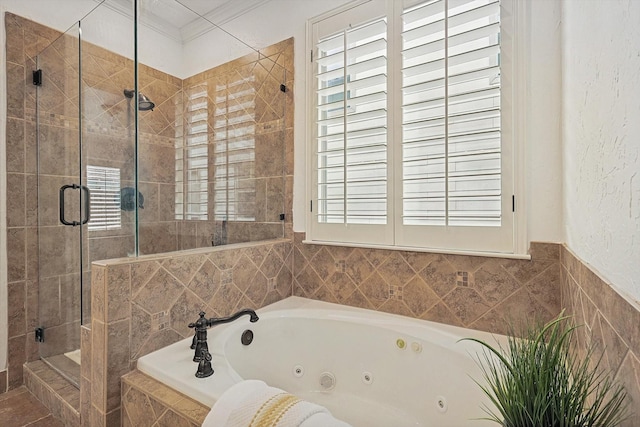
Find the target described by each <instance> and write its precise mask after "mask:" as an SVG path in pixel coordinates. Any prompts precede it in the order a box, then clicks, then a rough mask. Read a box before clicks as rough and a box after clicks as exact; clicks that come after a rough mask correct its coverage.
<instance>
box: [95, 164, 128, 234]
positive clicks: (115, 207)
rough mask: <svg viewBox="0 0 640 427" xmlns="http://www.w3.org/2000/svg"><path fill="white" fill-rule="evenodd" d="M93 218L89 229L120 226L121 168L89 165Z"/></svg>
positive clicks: (106, 228) (105, 228) (107, 228)
mask: <svg viewBox="0 0 640 427" xmlns="http://www.w3.org/2000/svg"><path fill="white" fill-rule="evenodd" d="M87 187H88V188H89V190H90V194H91V196H90V198H89V204H90V207H91V220H90V221H89V223H88V225H87V227H88V228H89V230H113V229H117V228H120V224H121V222H120V220H121V219H120V169H118V168H108V167H103V166H90V165H87Z"/></svg>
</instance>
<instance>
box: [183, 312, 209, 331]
mask: <svg viewBox="0 0 640 427" xmlns="http://www.w3.org/2000/svg"><path fill="white" fill-rule="evenodd" d="M205 314H206V313H205V312H204V311H201V312H200V318H199V319H198V320H196V321H195V322H193V323H189V324H188V325H187V326H188V327H190V328H192V329H193V328H195V329H196V331H197V330H198V328H201V327H203V326H204V327H206V326H207V319H206V318H205V317H204V315H205Z"/></svg>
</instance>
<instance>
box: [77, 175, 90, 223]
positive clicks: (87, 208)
mask: <svg viewBox="0 0 640 427" xmlns="http://www.w3.org/2000/svg"><path fill="white" fill-rule="evenodd" d="M80 189H81V190H82V192H83V193H84V214H85V215H86V216H85V217H84V219H83V220H82V225H85V224H86V223H88V222H89V220H90V219H91V203H90V198H91V191H90V190H89V187H87V186H86V185H81V186H80Z"/></svg>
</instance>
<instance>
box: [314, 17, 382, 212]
mask: <svg viewBox="0 0 640 427" xmlns="http://www.w3.org/2000/svg"><path fill="white" fill-rule="evenodd" d="M315 79H316V88H317V93H316V104H317V105H316V113H317V117H316V126H317V129H316V159H317V165H316V167H317V169H316V170H317V208H316V209H315V211H314V212H315V214H316V215H317V218H316V220H317V222H318V223H334V224H386V223H387V222H388V218H387V22H386V18H379V19H375V20H372V21H370V22H367V23H365V24H362V25H359V26H356V27H353V28H348V29H346V30H344V31H341V32H339V33H337V34H334V35H331V36H329V37H325V38H322V39H320V40H319V41H318V43H317V44H316V49H315Z"/></svg>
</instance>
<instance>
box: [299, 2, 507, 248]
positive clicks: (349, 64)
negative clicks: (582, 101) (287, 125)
mask: <svg viewBox="0 0 640 427" xmlns="http://www.w3.org/2000/svg"><path fill="white" fill-rule="evenodd" d="M505 3H507V4H506V5H505V4H501V1H500V0H429V1H420V0H389V1H387V2H375V1H371V2H365V3H358V4H356V5H355V6H346V7H343V9H342V10H340V11H337V12H335V14H333V15H327V16H326V17H322V18H319V19H318V20H316V21H313V23H312V25H311V27H310V28H311V32H310V41H311V43H312V46H313V51H312V54H313V60H312V67H310V69H309V70H310V71H309V74H308V77H309V79H310V81H311V82H312V88H311V89H312V90H311V91H310V96H311V99H312V102H313V104H312V111H313V116H312V118H311V119H312V120H313V127H312V135H311V141H312V142H313V148H312V155H311V164H310V166H311V167H312V168H313V172H312V174H311V176H310V177H311V185H310V189H311V191H312V200H311V203H312V213H311V215H310V217H311V219H312V221H311V227H310V233H309V234H310V238H311V240H315V241H334V242H344V243H357V244H375V245H391V246H397V247H417V248H424V249H436V250H438V249H440V250H446V251H471V252H503V253H512V252H513V249H514V244H513V235H514V230H513V221H514V214H513V212H512V205H511V201H512V194H513V177H512V173H513V163H512V162H513V157H512V151H513V150H512V143H513V142H512V140H513V135H512V134H513V133H514V130H513V127H512V121H513V111H512V110H513V109H514V108H515V107H514V103H513V100H512V99H511V98H513V96H514V93H513V88H512V86H513V81H514V73H513V58H514V52H513V41H514V35H513V32H512V31H511V30H512V27H513V25H510V24H513V23H512V22H511V21H512V19H511V15H512V13H513V11H512V10H511V8H512V3H511V2H509V1H507V2H505ZM383 5H384V6H383ZM385 7H386V10H385ZM501 16H505V17H507V19H505V21H507V22H508V23H507V25H506V26H503V21H501ZM505 41H506V43H505ZM502 76H509V77H507V78H503V77H502Z"/></svg>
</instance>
